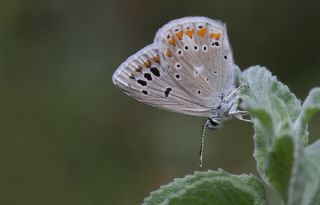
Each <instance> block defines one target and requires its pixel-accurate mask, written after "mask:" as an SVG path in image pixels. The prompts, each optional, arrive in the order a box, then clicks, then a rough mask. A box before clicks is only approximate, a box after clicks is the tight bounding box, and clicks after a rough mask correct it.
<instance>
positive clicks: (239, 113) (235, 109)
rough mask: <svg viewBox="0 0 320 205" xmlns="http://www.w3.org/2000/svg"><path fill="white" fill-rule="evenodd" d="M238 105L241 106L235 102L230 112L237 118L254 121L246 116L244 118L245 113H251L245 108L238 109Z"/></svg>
mask: <svg viewBox="0 0 320 205" xmlns="http://www.w3.org/2000/svg"><path fill="white" fill-rule="evenodd" d="M238 106H239V104H238V103H235V104H234V105H233V106H232V107H231V109H230V111H229V113H228V114H229V115H232V116H234V117H235V118H237V119H239V120H241V121H245V122H252V121H251V120H249V119H244V118H243V116H244V115H249V113H248V112H247V111H244V110H238Z"/></svg>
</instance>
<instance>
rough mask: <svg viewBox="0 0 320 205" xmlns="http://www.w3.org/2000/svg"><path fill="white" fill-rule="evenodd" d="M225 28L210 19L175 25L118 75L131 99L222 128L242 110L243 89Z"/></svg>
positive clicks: (190, 19)
mask: <svg viewBox="0 0 320 205" xmlns="http://www.w3.org/2000/svg"><path fill="white" fill-rule="evenodd" d="M236 69H237V66H236V65H235V64H234V62H233V55H232V49H231V46H230V44H229V40H228V36H227V30H226V26H225V24H224V23H222V22H220V21H216V20H212V19H209V18H206V17H185V18H181V19H177V20H173V21H171V22H169V23H167V24H166V25H164V26H163V27H162V28H160V29H159V31H158V32H157V34H156V36H155V39H154V42H153V43H152V44H151V45H149V46H146V47H145V48H143V49H141V50H140V51H138V52H137V53H136V54H134V55H133V56H131V57H129V58H128V59H127V60H126V61H125V62H124V63H122V64H121V65H120V66H119V68H118V69H117V70H116V71H115V73H114V74H113V77H112V80H113V83H114V84H115V85H117V86H118V87H119V88H120V89H122V90H123V91H124V92H125V93H126V94H128V95H129V96H131V97H133V98H135V99H137V100H139V101H141V102H144V103H146V104H149V105H151V106H155V107H158V108H161V109H165V110H169V111H173V112H178V113H183V114H188V115H195V116H201V117H207V118H208V120H207V121H206V126H205V127H208V128H218V127H220V126H221V125H222V123H223V122H224V121H226V120H228V119H230V118H232V117H237V118H239V119H242V115H241V114H242V113H241V111H239V110H238V99H239V89H240V88H239V87H238V88H237V86H238V85H236V83H235V81H236V80H235V78H236V76H235V75H236Z"/></svg>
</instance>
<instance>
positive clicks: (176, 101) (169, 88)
mask: <svg viewBox="0 0 320 205" xmlns="http://www.w3.org/2000/svg"><path fill="white" fill-rule="evenodd" d="M160 63H161V58H160V56H159V51H158V49H157V48H156V46H155V45H154V44H152V45H150V46H147V47H145V48H143V49H142V50H140V51H139V52H137V53H136V54H135V55H133V56H131V57H129V58H128V59H127V60H126V61H125V62H124V63H122V64H121V65H120V66H119V68H118V69H117V70H116V72H115V73H114V74H113V78H112V80H113V83H114V84H115V85H117V86H118V87H120V88H121V89H122V90H123V91H124V92H125V93H127V94H128V95H129V96H131V97H133V98H135V99H137V100H139V101H141V102H144V103H146V104H149V105H152V106H155V107H158V108H162V109H166V110H169V111H174V112H180V113H184V114H189V115H197V116H205V117H208V116H209V112H208V109H207V108H206V107H204V106H202V105H200V104H198V102H197V101H196V100H193V99H192V98H190V96H189V95H188V94H187V93H186V92H185V91H183V90H181V89H180V88H179V86H177V84H176V82H175V81H174V80H173V79H172V78H171V77H170V76H169V75H168V73H167V71H166V70H165V69H163V68H162V66H161V64H160Z"/></svg>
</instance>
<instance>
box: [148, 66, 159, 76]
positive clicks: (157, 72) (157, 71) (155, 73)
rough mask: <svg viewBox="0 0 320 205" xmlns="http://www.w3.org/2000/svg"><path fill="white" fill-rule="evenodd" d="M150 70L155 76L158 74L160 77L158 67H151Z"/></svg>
mask: <svg viewBox="0 0 320 205" xmlns="http://www.w3.org/2000/svg"><path fill="white" fill-rule="evenodd" d="M150 72H151V73H152V74H153V75H155V76H157V77H160V71H159V70H158V68H157V67H151V68H150Z"/></svg>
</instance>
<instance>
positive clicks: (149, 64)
mask: <svg viewBox="0 0 320 205" xmlns="http://www.w3.org/2000/svg"><path fill="white" fill-rule="evenodd" d="M143 65H144V67H146V68H150V66H151V62H150V60H146V61H145V62H144V63H143Z"/></svg>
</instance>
